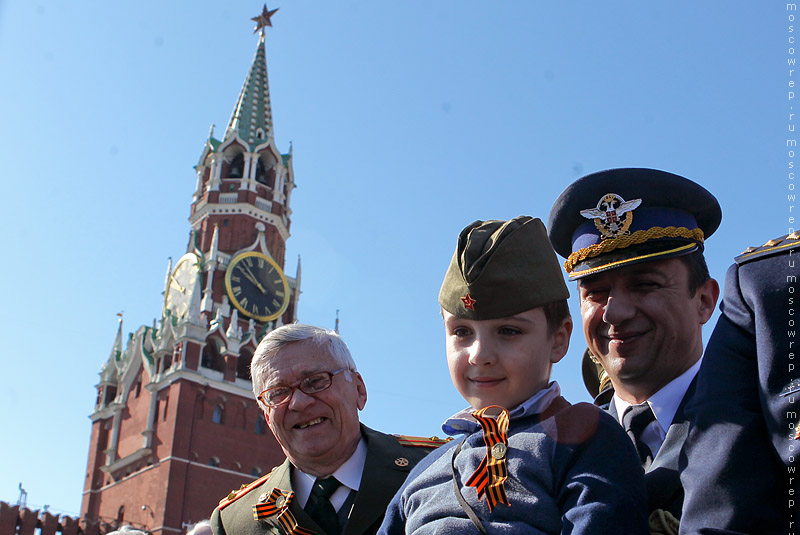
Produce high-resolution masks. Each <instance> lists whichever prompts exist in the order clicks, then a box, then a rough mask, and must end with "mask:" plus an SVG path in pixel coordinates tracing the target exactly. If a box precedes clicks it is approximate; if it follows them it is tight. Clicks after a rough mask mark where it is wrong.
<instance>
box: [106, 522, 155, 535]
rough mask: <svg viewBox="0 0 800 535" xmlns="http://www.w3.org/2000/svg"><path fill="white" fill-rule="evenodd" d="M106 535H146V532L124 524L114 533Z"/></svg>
mask: <svg viewBox="0 0 800 535" xmlns="http://www.w3.org/2000/svg"><path fill="white" fill-rule="evenodd" d="M107 535H147V532H146V531H142V530H140V529H136V528H135V527H133V526H130V525H128V524H126V525H124V526H122V527H121V528H119V529H118V530H116V531H111V532H109V533H108V534H107Z"/></svg>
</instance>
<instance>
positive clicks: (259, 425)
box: [256, 414, 267, 435]
mask: <svg viewBox="0 0 800 535" xmlns="http://www.w3.org/2000/svg"><path fill="white" fill-rule="evenodd" d="M266 432H267V422H266V421H265V420H264V417H263V416H261V415H260V414H259V415H258V418H256V434H257V435H263V434H264V433H266Z"/></svg>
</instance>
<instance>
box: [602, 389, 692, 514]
mask: <svg viewBox="0 0 800 535" xmlns="http://www.w3.org/2000/svg"><path fill="white" fill-rule="evenodd" d="M696 384H697V377H695V378H694V379H693V380H692V382H691V383H690V384H689V388H688V389H687V390H686V394H684V395H683V399H681V402H680V405H678V410H677V411H675V417H674V418H673V419H672V423H671V424H670V426H669V429H668V430H667V434H666V436H665V437H664V442H663V443H662V444H661V447H660V448H658V453H656V456H655V458H653V462H652V463H651V464H650V467H649V468H648V469H647V470H645V474H644V481H645V485H646V487H647V501H648V507H649V510H650V511H651V512H652V511H655V510H657V509H662V510H664V511H669V512H670V513H672V515H673V516H674V517H675V518H677V519H680V517H681V509H682V506H683V486H682V485H681V477H680V457H681V449H682V448H683V445H684V443H685V442H686V436H687V435H688V433H689V420H688V419H687V417H686V413H685V410H686V405H687V404H688V403H689V402H690V401H691V400H692V398H693V397H694V395H695V391H696ZM608 412H609V414H611V415H612V416H613V417H614V419H615V420H616V421H617V422H619V420H620V419H619V415H618V414H617V411H616V408H615V406H614V404H613V403H610V404H609V407H608Z"/></svg>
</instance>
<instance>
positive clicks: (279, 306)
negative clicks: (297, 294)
mask: <svg viewBox="0 0 800 535" xmlns="http://www.w3.org/2000/svg"><path fill="white" fill-rule="evenodd" d="M225 291H226V292H227V293H228V298H229V299H230V300H231V303H233V306H235V307H236V308H237V309H239V312H241V313H242V314H244V315H246V316H248V317H251V318H253V319H255V320H258V321H271V320H274V319H275V318H277V317H278V316H280V315H281V314H283V313H284V311H286V308H287V307H288V306H289V283H288V281H287V280H286V277H285V276H284V274H283V271H281V268H280V266H279V265H278V264H277V263H276V262H275V261H274V260H273V259H271V258H270V257H268V256H266V255H264V254H261V253H257V252H253V251H250V252H246V253H241V254H239V255H237V256H235V257H234V258H233V259H232V260H231V263H230V264H229V265H228V269H227V271H226V272H225Z"/></svg>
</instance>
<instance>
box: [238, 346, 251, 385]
mask: <svg viewBox="0 0 800 535" xmlns="http://www.w3.org/2000/svg"><path fill="white" fill-rule="evenodd" d="M251 360H253V352H252V351H250V350H249V349H245V348H242V350H241V351H239V359H238V360H237V362H236V377H238V378H240V379H248V380H249V379H250V361H251Z"/></svg>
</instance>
